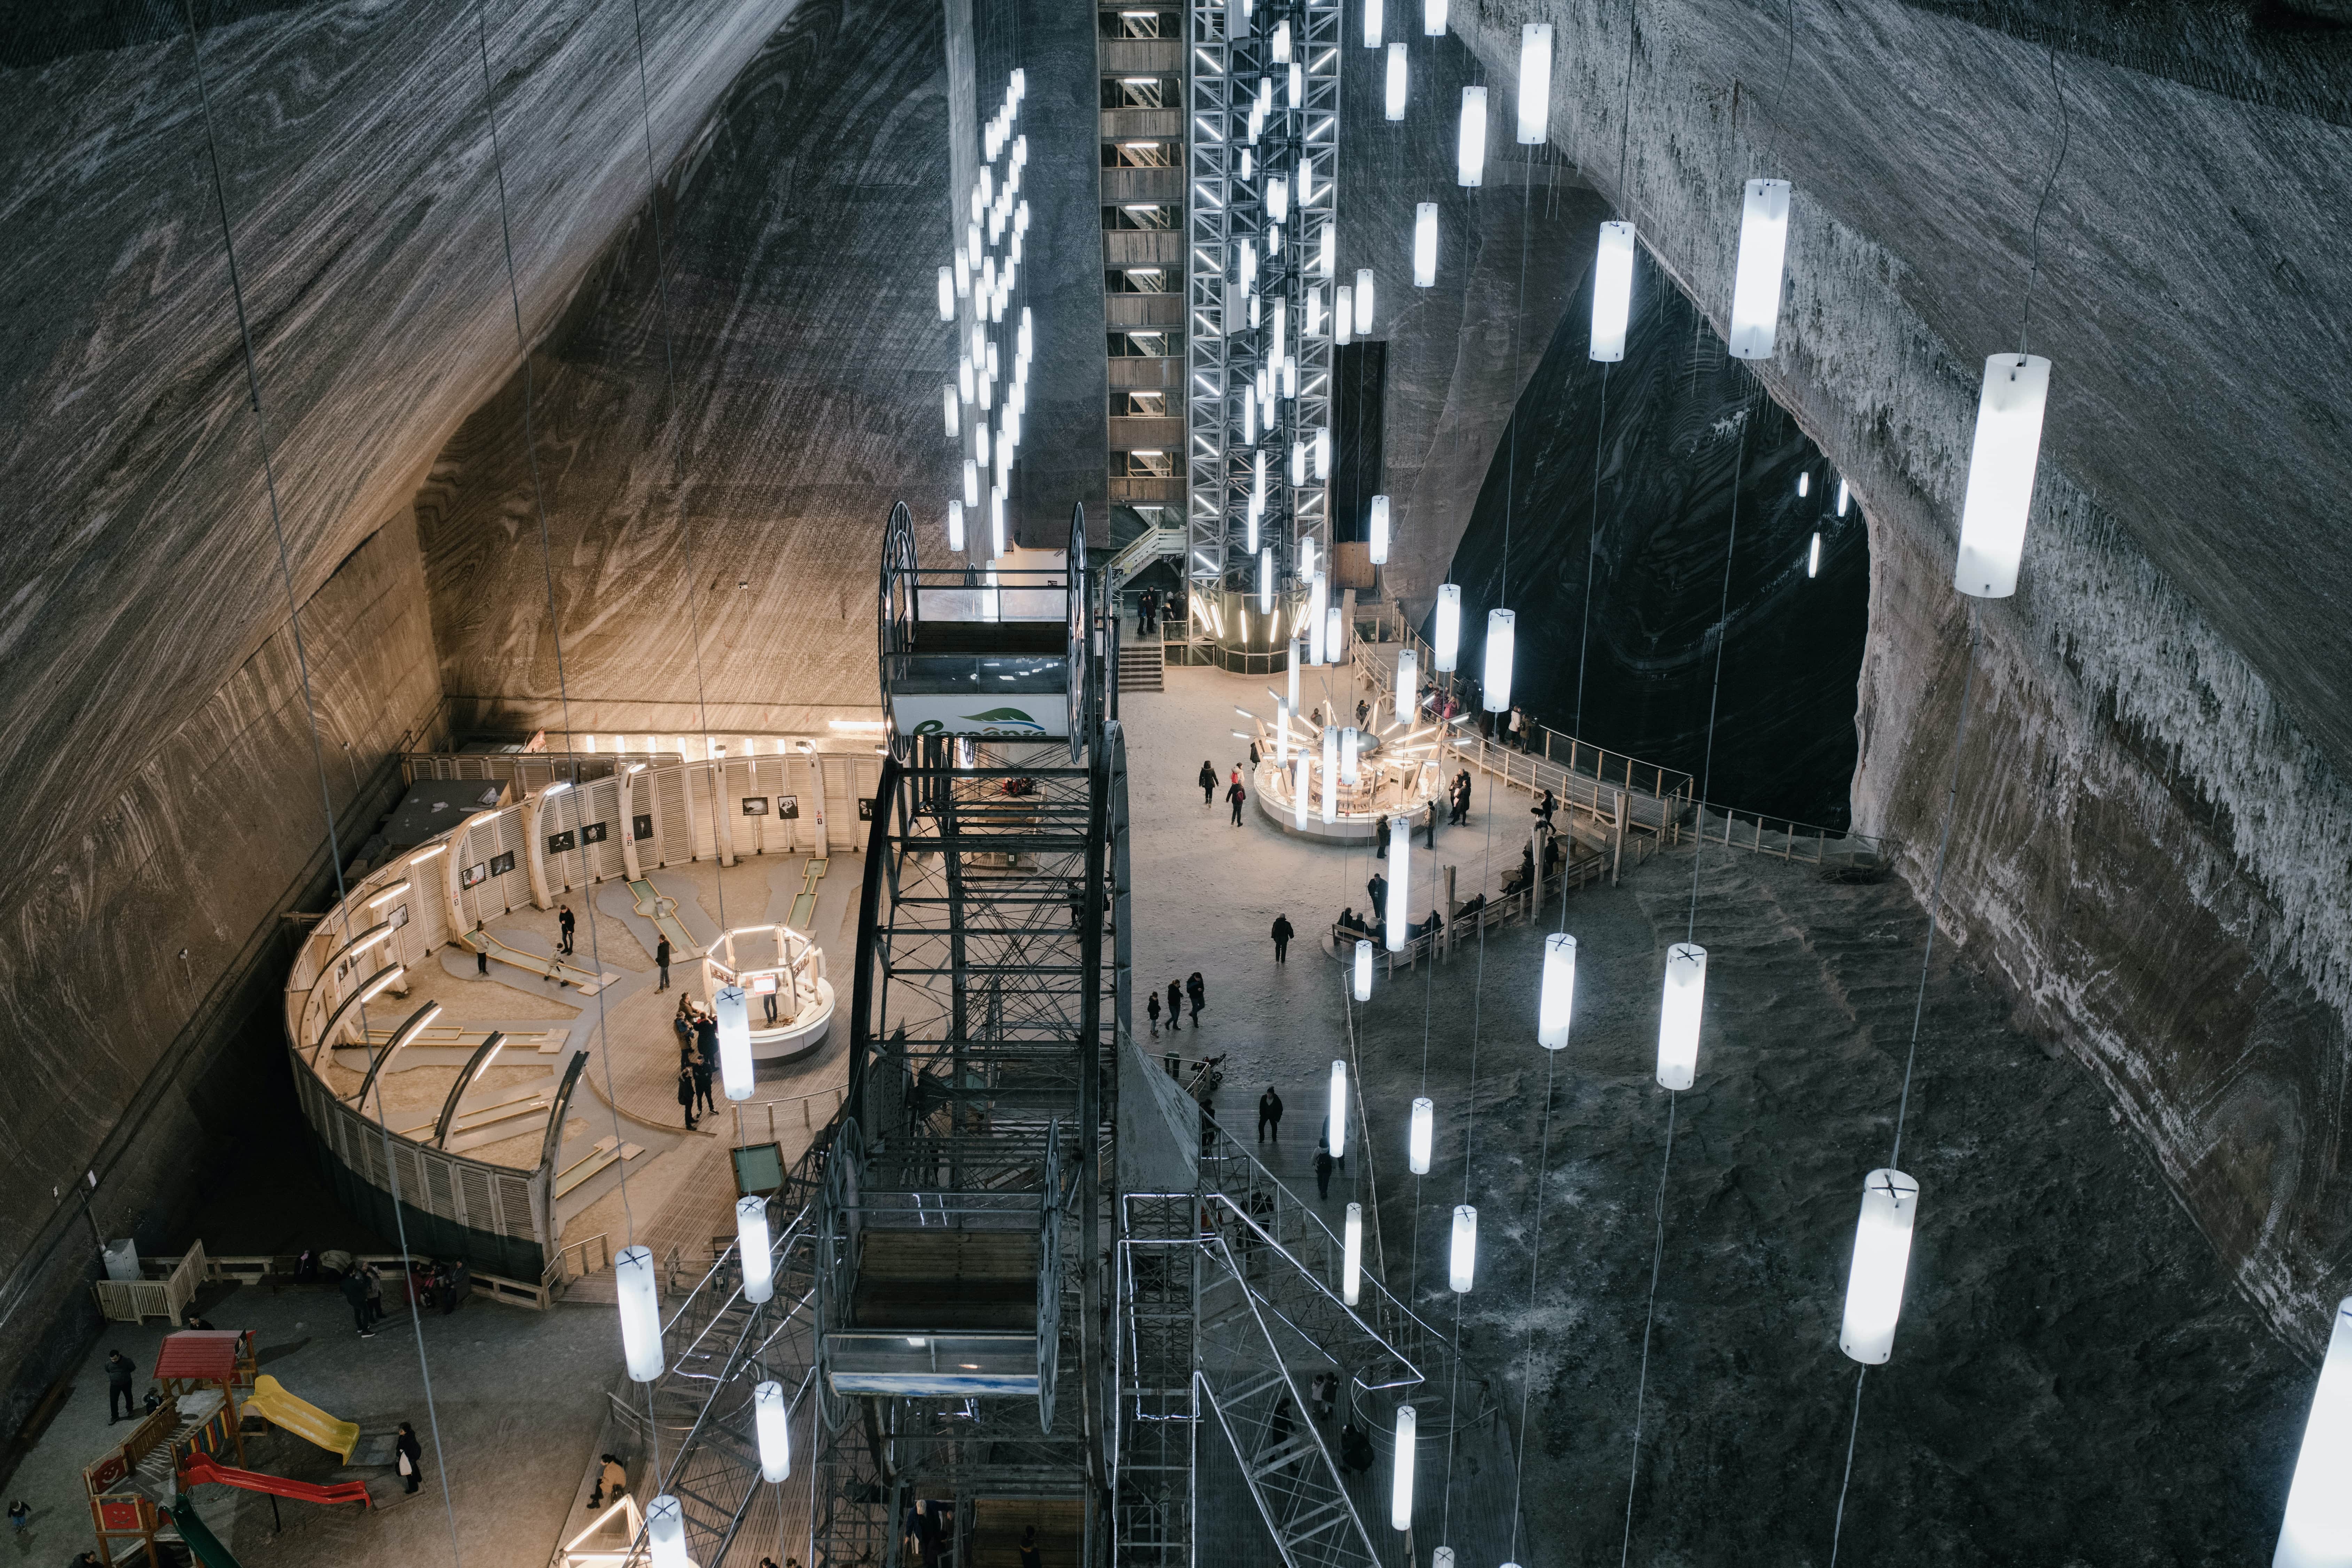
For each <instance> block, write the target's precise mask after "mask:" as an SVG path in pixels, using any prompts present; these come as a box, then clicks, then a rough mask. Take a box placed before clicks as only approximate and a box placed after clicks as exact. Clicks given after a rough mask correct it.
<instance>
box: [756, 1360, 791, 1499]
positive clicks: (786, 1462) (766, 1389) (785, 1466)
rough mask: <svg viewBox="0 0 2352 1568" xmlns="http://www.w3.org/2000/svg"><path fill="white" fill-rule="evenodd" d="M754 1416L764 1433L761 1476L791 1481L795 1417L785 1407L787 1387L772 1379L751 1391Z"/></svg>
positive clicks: (771, 1479)
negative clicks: (785, 1389) (785, 1388)
mask: <svg viewBox="0 0 2352 1568" xmlns="http://www.w3.org/2000/svg"><path fill="white" fill-rule="evenodd" d="M751 1414H752V1420H753V1423H754V1425H755V1426H757V1428H758V1431H759V1434H760V1476H761V1479H763V1480H769V1481H782V1480H789V1479H791V1478H792V1473H793V1417H792V1412H791V1411H789V1410H787V1409H786V1408H785V1407H784V1385H783V1384H781V1383H778V1382H776V1381H774V1380H773V1379H770V1380H769V1381H768V1382H766V1383H763V1384H760V1385H759V1386H758V1387H756V1388H754V1389H752V1390H751Z"/></svg>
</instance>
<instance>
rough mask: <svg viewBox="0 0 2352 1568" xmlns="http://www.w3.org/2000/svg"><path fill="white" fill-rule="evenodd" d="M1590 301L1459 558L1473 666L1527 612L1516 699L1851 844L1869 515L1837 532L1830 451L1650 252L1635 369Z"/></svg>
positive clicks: (1717, 795) (1643, 259)
mask: <svg viewBox="0 0 2352 1568" xmlns="http://www.w3.org/2000/svg"><path fill="white" fill-rule="evenodd" d="M1591 287H1592V285H1591V268H1590V266H1589V264H1588V266H1587V269H1586V274H1585V278H1584V280H1583V282H1582V283H1581V284H1580V287H1579V289H1578V293H1577V298H1576V300H1574V301H1573V302H1571V304H1570V307H1569V309H1568V310H1567V312H1566V314H1565V315H1563V316H1562V317H1561V319H1560V323H1559V328H1558V329H1557V330H1556V331H1554V332H1553V334H1552V338H1551V342H1550V344H1549V347H1547V349H1546V350H1545V352H1544V355H1543V359H1542V361H1541V363H1539V364H1538V366H1537V367H1536V371H1535V374H1533V375H1532V376H1531V377H1529V379H1528V385H1527V389H1526V391H1525V392H1524V393H1523V394H1522V395H1520V398H1519V401H1518V405H1517V408H1516V409H1515V410H1514V411H1513V413H1512V416H1511V422H1510V424H1509V426H1507V429H1506V431H1505V433H1504V436H1503V438H1502V440H1501V442H1500V444H1499V445H1498V446H1497V447H1496V452H1495V456H1494V459H1493V461H1492V462H1491V463H1490V464H1489V465H1488V467H1487V470H1486V479H1485V481H1484V482H1483V483H1482V484H1481V486H1480V487H1479V491H1478V498H1477V500H1476V503H1475V506H1474V508H1473V510H1472V512H1471V518H1470V524H1469V527H1468V528H1467V529H1466V530H1465V532H1464V534H1463V537H1462V542H1461V543H1460V544H1459V545H1458V546H1456V548H1455V551H1454V563H1453V570H1452V574H1451V577H1452V580H1453V581H1454V582H1455V583H1458V584H1461V587H1462V602H1463V643H1464V647H1463V653H1462V668H1463V670H1464V671H1465V674H1466V675H1468V676H1471V677H1473V678H1475V674H1476V671H1477V660H1478V652H1477V650H1478V648H1479V647H1480V646H1481V645H1482V644H1483V641H1484V638H1485V626H1486V612H1487V611H1488V610H1489V609H1491V608H1494V607H1496V606H1497V605H1502V606H1507V607H1508V608H1510V609H1512V610H1514V611H1516V612H1517V626H1516V632H1517V658H1516V659H1515V661H1514V667H1513V674H1512V693H1513V696H1514V698H1515V700H1517V703H1518V704H1519V705H1520V706H1521V707H1522V708H1524V709H1526V710H1528V713H1529V714H1530V716H1531V717H1532V718H1533V719H1534V720H1535V721H1537V722H1539V723H1543V724H1547V725H1549V726H1550V727H1551V728H1553V729H1555V730H1559V731H1564V732H1567V733H1570V734H1573V735H1575V736H1576V737H1577V738H1578V739H1580V740H1581V741H1585V742H1591V743H1594V744H1597V745H1601V746H1605V747H1607V748H1608V749H1610V750H1611V751H1613V752H1627V753H1630V754H1631V755H1633V756H1635V757H1638V758H1641V759H1642V760H1643V761H1644V762H1651V763H1664V764H1665V765H1666V766H1668V767H1672V768H1681V769H1684V770H1685V771H1686V772H1688V773H1691V774H1692V775H1693V776H1694V777H1699V776H1705V777H1706V780H1707V784H1706V797H1707V798H1708V799H1710V800H1713V801H1717V802H1719V803H1722V804H1725V805H1733V806H1738V807H1740V808H1741V809H1744V810H1752V811H1759V812H1764V813H1767V814H1769V815H1773V816H1789V817H1793V818H1795V819H1797V820H1799V821H1801V822H1808V823H1815V824H1819V825H1821V826H1826V827H1830V828H1843V827H1845V826H1847V824H1848V819H1849V817H1850V816H1851V805H1850V792H1851V788H1852V784H1853V771H1854V764H1855V761H1856V758H1857V755H1858V738H1857V733H1856V731H1855V727H1854V715H1855V710H1856V693H1857V687H1858V683H1859V680H1860V677H1861V672H1862V656H1863V645H1864V638H1865V636H1866V634H1867V631H1868V627H1869V608H1870V552H1869V542H1868V540H1867V538H1866V533H1865V530H1864V526H1863V520H1862V512H1861V509H1860V507H1859V506H1851V507H1849V508H1848V509H1847V511H1846V515H1845V516H1844V517H1843V518H1840V517H1837V516H1835V515H1833V511H1834V504H1835V500H1836V496H1837V491H1838V481H1837V476H1836V473H1835V471H1834V469H1832V467H1831V465H1830V463H1829V460H1828V459H1827V458H1825V457H1823V456H1822V451H1821V448H1820V447H1816V446H1814V445H1813V443H1812V442H1811V440H1809V439H1808V438H1807V437H1805V435H1804V433H1803V432H1802V431H1801V430H1800V429H1799V428H1798V427H1797V425H1796V422H1795V421H1794V420H1793V419H1792V418H1791V417H1790V416H1789V414H1788V413H1787V412H1786V411H1785V410H1783V409H1782V408H1781V407H1780V405H1778V404H1776V403H1774V402H1773V401H1772V399H1771V398H1770V397H1769V395H1766V394H1765V392H1764V391H1763V389H1762V386H1761V385H1760V384H1759V382H1758V380H1757V378H1756V377H1755V375H1754V374H1752V373H1751V372H1750V371H1749V370H1748V367H1747V366H1746V365H1745V364H1744V363H1740V362H1738V361H1736V360H1733V359H1731V358H1730V357H1729V356H1728V355H1727V353H1726V352H1725V345H1724V342H1723V340H1722V339H1721V338H1720V337H1719V336H1717V333H1716V331H1715V330H1714V328H1713V327H1712V326H1710V325H1709V324H1708V323H1707V322H1706V318H1705V317H1704V316H1703V315H1701V314H1700V312H1699V311H1698V310H1696V308H1695V307H1694V306H1693V305H1692V304H1691V302H1690V301H1689V300H1687V299H1685V298H1684V296H1683V295H1682V293H1681V292H1680V291H1679V290H1678V289H1675V287H1674V285H1673V283H1672V282H1671V281H1670V280H1669V279H1667V277H1666V276H1665V274H1664V272H1663V271H1662V270H1661V269H1660V268H1658V267H1657V266H1655V265H1654V263H1653V262H1652V261H1651V259H1650V257H1649V254H1648V253H1647V252H1646V251H1643V252H1641V253H1639V255H1638V259H1637V261H1636V264H1635V269H1634V280H1633V317H1632V321H1631V322H1630V325H1629V327H1628V330H1627V336H1626V346H1625V358H1624V360H1623V361H1622V363H1614V364H1608V365H1603V364H1601V363H1595V362H1594V361H1592V360H1591V359H1590V358H1588V357H1587V347H1588V342H1589V339H1590V336H1591V320H1592V304H1591ZM1604 399H1605V408H1604ZM1596 447H1597V449H1598V459H1599V470H1600V471H1599V476H1598V479H1597V482H1596V479H1595V472H1594V469H1595V456H1596ZM1801 473H1809V474H1810V476H1811V485H1810V493H1809V494H1808V495H1806V496H1804V497H1799V496H1798V494H1797V480H1798V476H1799V475H1800V474H1801ZM1596 508H1597V515H1598V517H1599V519H1600V525H1599V527H1598V529H1597V530H1596V529H1595V527H1594V518H1595V516H1596ZM1816 529H1818V530H1819V531H1821V534H1822V555H1821V568H1820V573H1819V575H1817V576H1809V575H1808V574H1807V571H1806V566H1807V560H1808V556H1809V553H1810V548H1811V538H1812V534H1813V532H1814V531H1815V530H1816ZM1727 541H1728V542H1729V543H1730V552H1729V554H1730V561H1729V586H1728V606H1729V614H1728V617H1727V620H1725V617H1724V608H1725V605H1726V602H1727V599H1726V583H1725V577H1726V564H1725V553H1726V551H1725V546H1726V543H1727ZM1719 621H1720V622H1723V624H1725V625H1726V626H1727V640H1726V641H1725V642H1724V645H1723V647H1722V659H1721V665H1722V689H1721V693H1720V697H1719V700H1717V701H1716V702H1715V703H1714V708H1715V721H1714V746H1713V753H1712V758H1711V760H1710V757H1709V750H1708V743H1707V741H1708V712H1709V708H1710V697H1711V692H1712V689H1713V687H1714V684H1715V678H1716V669H1717V640H1718V639H1717V625H1718V622H1719Z"/></svg>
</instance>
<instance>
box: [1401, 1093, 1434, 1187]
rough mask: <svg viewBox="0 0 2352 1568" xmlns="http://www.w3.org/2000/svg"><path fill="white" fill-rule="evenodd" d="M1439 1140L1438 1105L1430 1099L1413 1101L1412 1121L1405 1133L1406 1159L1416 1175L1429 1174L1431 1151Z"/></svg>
mask: <svg viewBox="0 0 2352 1568" xmlns="http://www.w3.org/2000/svg"><path fill="white" fill-rule="evenodd" d="M1436 1141H1437V1105H1436V1102H1435V1101H1433V1100H1428V1099H1425V1098H1424V1099H1421V1100H1414V1101H1413V1102H1412V1128H1411V1130H1410V1131H1408V1132H1407V1133H1406V1134H1405V1145H1404V1159H1405V1163H1406V1164H1407V1165H1408V1166H1410V1167H1412V1173H1413V1174H1414V1175H1416V1176H1425V1175H1427V1174H1429V1151H1430V1148H1431V1146H1432V1145H1433V1144H1434V1143H1435V1142H1436Z"/></svg>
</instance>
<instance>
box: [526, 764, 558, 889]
mask: <svg viewBox="0 0 2352 1568" xmlns="http://www.w3.org/2000/svg"><path fill="white" fill-rule="evenodd" d="M546 807H547V792H546V791H545V790H541V791H539V792H538V793H537V794H535V795H526V796H524V797H523V803H522V857H523V864H524V865H525V866H527V867H528V868H530V906H531V908H533V909H535V910H549V909H553V908H554V907H555V900H553V899H551V898H550V897H549V896H548V892H547V856H546V854H545V853H544V849H545V846H544V845H543V844H542V843H541V839H540V833H539V824H540V818H541V816H544V815H545V814H546Z"/></svg>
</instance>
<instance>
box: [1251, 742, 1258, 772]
mask: <svg viewBox="0 0 2352 1568" xmlns="http://www.w3.org/2000/svg"><path fill="white" fill-rule="evenodd" d="M1259 761H1260V757H1259V753H1258V749H1257V742H1256V741H1255V740H1252V741H1251V742H1250V776H1251V777H1252V778H1255V777H1256V776H1257V766H1258V763H1259Z"/></svg>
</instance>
